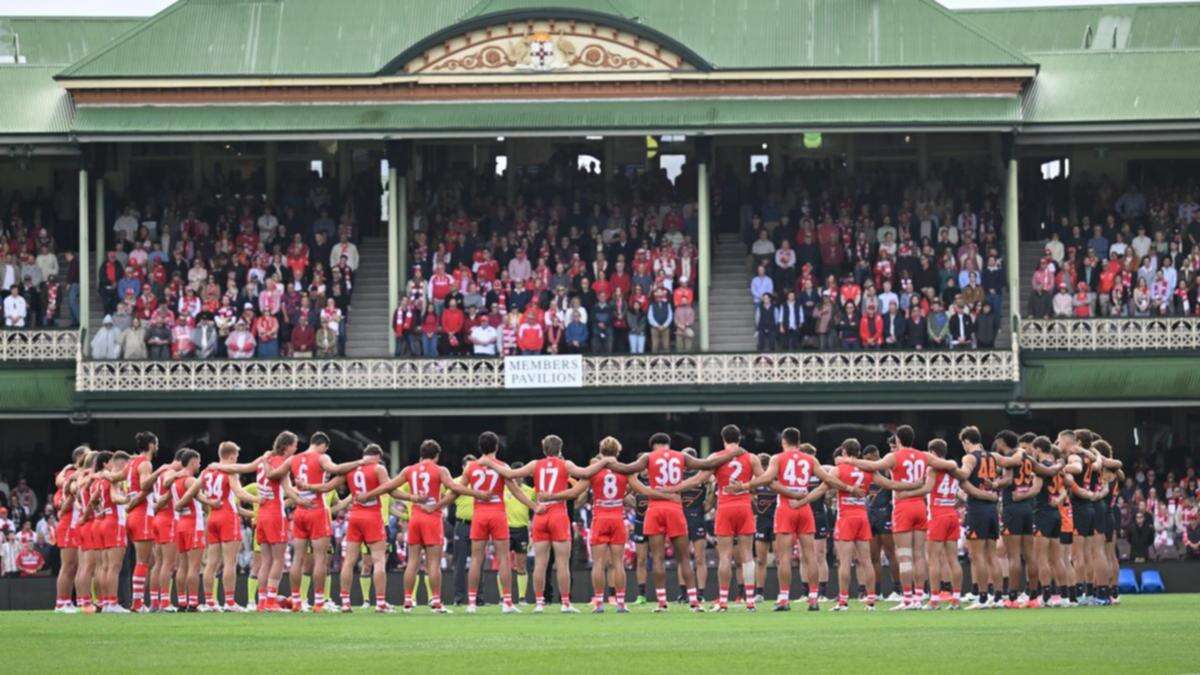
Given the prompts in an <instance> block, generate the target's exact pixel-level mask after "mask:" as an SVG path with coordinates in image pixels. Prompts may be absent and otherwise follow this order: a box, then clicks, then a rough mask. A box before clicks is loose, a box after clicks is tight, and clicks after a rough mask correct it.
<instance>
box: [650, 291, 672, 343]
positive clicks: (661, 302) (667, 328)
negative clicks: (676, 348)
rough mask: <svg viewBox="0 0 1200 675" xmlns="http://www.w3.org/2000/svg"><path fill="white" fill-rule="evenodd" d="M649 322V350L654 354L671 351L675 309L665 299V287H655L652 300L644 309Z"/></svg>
mask: <svg viewBox="0 0 1200 675" xmlns="http://www.w3.org/2000/svg"><path fill="white" fill-rule="evenodd" d="M646 320H647V322H648V323H649V324H650V351H652V352H653V353H655V354H659V353H664V352H669V351H671V326H672V325H673V323H674V321H675V310H674V308H673V307H671V303H670V302H669V301H668V300H667V289H665V288H657V289H655V291H654V301H653V302H652V303H650V307H649V308H648V309H647V311H646Z"/></svg>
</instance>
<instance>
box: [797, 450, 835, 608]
mask: <svg viewBox="0 0 1200 675" xmlns="http://www.w3.org/2000/svg"><path fill="white" fill-rule="evenodd" d="M821 468H823V469H825V471H827V472H829V473H833V472H834V471H836V470H837V469H836V468H835V467H833V466H830V465H828V464H825V465H822V466H821ZM822 485H824V483H822V482H821V479H820V478H817V477H816V476H810V477H809V479H808V491H809V492H814V491H816V489H817V488H819V487H821V486H822ZM810 506H811V507H812V512H813V528H814V532H813V544H814V546H815V547H816V549H817V583H818V584H819V587H820V591H819V592H820V596H819V597H820V601H821V602H829V601H830V599H829V596H827V595H826V594H825V590H826V589H827V588H828V587H829V534H830V532H831V528H830V523H831V522H833V518H831V517H830V514H829V509H828V508H827V506H826V501H825V499H818V500H816V501H814V502H812V503H811V504H810ZM804 582H805V583H808V579H805V580H804Z"/></svg>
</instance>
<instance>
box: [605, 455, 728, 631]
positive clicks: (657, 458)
mask: <svg viewBox="0 0 1200 675" xmlns="http://www.w3.org/2000/svg"><path fill="white" fill-rule="evenodd" d="M745 452H746V451H745V450H742V449H741V448H738V449H736V450H734V451H732V452H718V453H714V454H713V455H711V456H709V457H707V458H705V459H697V458H695V457H691V456H689V455H686V454H684V453H682V452H679V451H677V450H672V449H671V437H670V436H668V435H667V434H664V433H662V432H659V433H656V434H654V435H653V436H651V437H650V453H649V454H646V455H642V456H641V457H639V458H637V460H635V461H634V462H633V463H631V464H615V465H613V467H612V468H613V470H614V471H617V472H618V473H623V474H626V475H629V474H637V473H641V472H642V471H646V472H647V474H648V475H649V483H648V484H649V486H650V487H651V488H654V489H655V490H658V491H661V492H680V491H683V490H687V489H689V488H691V487H693V486H695V485H700V484H701V483H703V482H704V481H706V480H708V479H709V476H708V475H707V474H705V473H704V472H706V471H710V470H712V469H716V468H717V467H719V466H721V465H722V464H725V463H726V462H729V461H731V460H732V459H734V458H735V457H738V456H740V455H742V454H745ZM685 469H686V470H695V471H698V472H699V473H697V474H696V475H694V476H692V477H691V478H689V479H687V480H684V478H683V472H684V470H685ZM642 532H643V533H644V534H645V535H646V536H647V537H649V538H650V555H651V556H652V558H653V560H654V590H655V592H656V593H657V596H658V606H657V607H655V609H654V611H655V612H665V611H667V609H668V606H667V568H666V550H667V545H666V542H667V540H668V539H669V540H671V546H672V548H673V549H674V550H675V555H676V556H678V559H677V560H676V562H677V563H678V564H679V566H680V568H681V569H682V570H683V582H684V585H685V586H687V596H688V604H689V605H690V606H691V609H692V611H693V612H703V611H704V608H703V607H701V606H700V598H699V595H698V593H697V592H696V576H695V571H694V570H693V569H692V561H691V548H690V547H689V546H688V527H687V519H686V518H685V517H684V515H683V506H682V504H680V503H679V502H676V501H668V500H662V499H651V500H650V506H649V507H648V508H647V509H646V517H645V522H644V524H643V525H642Z"/></svg>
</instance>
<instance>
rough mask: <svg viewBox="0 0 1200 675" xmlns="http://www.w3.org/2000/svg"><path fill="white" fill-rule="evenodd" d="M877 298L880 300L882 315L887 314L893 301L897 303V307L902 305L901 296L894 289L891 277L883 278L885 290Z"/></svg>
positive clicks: (880, 312)
mask: <svg viewBox="0 0 1200 675" xmlns="http://www.w3.org/2000/svg"><path fill="white" fill-rule="evenodd" d="M876 300H878V301H879V314H880V316H882V315H884V314H887V311H888V307H891V306H892V303H896V306H897V307H899V306H900V296H898V295H896V294H895V293H894V292H893V291H892V282H891V280H890V279H884V280H883V292H882V293H880V294H879V297H877V298H876Z"/></svg>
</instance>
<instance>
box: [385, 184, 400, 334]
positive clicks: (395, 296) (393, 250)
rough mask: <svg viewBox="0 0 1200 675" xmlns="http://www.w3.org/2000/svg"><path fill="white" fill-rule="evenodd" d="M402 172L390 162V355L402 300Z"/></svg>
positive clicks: (388, 239) (388, 241)
mask: <svg viewBox="0 0 1200 675" xmlns="http://www.w3.org/2000/svg"><path fill="white" fill-rule="evenodd" d="M399 177H400V173H399V171H397V169H396V165H395V164H394V163H393V162H389V163H388V236H387V246H388V355H389V356H390V355H393V354H395V353H396V332H395V331H394V330H393V329H392V325H391V316H392V312H393V311H394V310H395V309H396V303H397V302H399V300H400V264H401V263H400V256H399V251H400V236H399V234H398V233H399V232H400V230H401V227H402V226H401V224H400V203H399V202H400V200H399V192H400V180H399Z"/></svg>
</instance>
